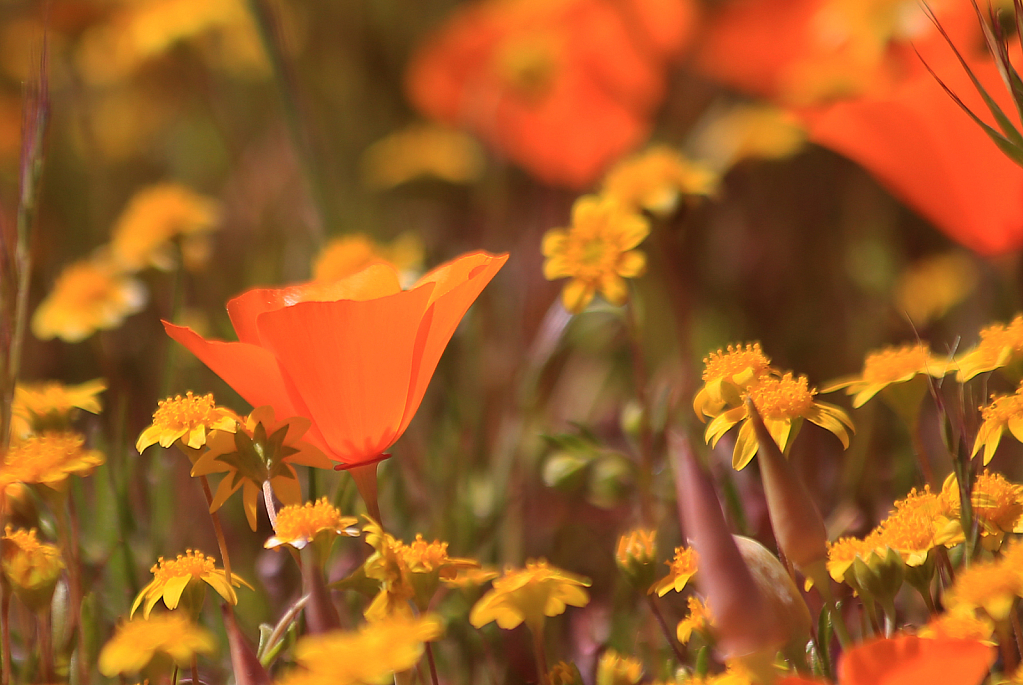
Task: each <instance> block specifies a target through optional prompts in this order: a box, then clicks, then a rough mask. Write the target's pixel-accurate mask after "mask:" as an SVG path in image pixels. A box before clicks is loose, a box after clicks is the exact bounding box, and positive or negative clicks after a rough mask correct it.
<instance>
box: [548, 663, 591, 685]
mask: <svg viewBox="0 0 1023 685" xmlns="http://www.w3.org/2000/svg"><path fill="white" fill-rule="evenodd" d="M544 685H583V677H582V674H580V673H579V667H578V666H576V665H575V664H574V663H572V662H570V661H569V662H566V661H559V662H558V663H556V664H554V665H553V666H551V670H550V672H549V673H548V674H547V680H546V681H545V683H544Z"/></svg>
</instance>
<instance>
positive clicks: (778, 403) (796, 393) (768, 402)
mask: <svg viewBox="0 0 1023 685" xmlns="http://www.w3.org/2000/svg"><path fill="white" fill-rule="evenodd" d="M816 394H817V391H816V390H810V389H809V387H808V386H807V380H806V376H799V377H795V378H794V377H793V376H792V374H791V373H787V374H785V375H784V376H782V377H781V378H763V379H761V380H760V382H759V383H757V384H756V385H754V386H753V387H751V388H750V389H749V396H750V399H752V400H753V404H755V405H756V407H757V411H758V412H760V415H761V416H762V417H764V418H765V419H775V420H778V419H793V418H797V417H801V416H805V415H806V414H807V412H809V411H810V408H811V407H812V406H813V396H814V395H816Z"/></svg>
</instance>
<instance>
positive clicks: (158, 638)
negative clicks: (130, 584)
mask: <svg viewBox="0 0 1023 685" xmlns="http://www.w3.org/2000/svg"><path fill="white" fill-rule="evenodd" d="M216 648H217V641H216V638H215V637H214V636H213V634H212V633H211V632H209V631H208V630H206V629H205V628H201V627H199V626H197V625H195V624H194V623H192V622H191V621H190V620H189V618H188V615H187V614H184V613H182V612H173V611H172V612H169V613H163V614H153V615H152V616H150V617H149V618H147V619H141V618H139V619H133V620H131V621H127V622H125V623H121V624H120V625H118V626H117V628H116V629H115V631H114V636H113V637H112V638H110V640H109V641H108V642H107V643H106V644H105V645H103V650H102V651H101V652H100V653H99V672H100V673H102V674H103V675H105V676H107V677H108V678H112V677H114V676H116V675H119V674H122V673H137V672H138V671H141V670H142V669H143V668H145V667H146V666H147V665H148V664H149V662H150V661H152V660H153V657H155V656H156V655H157V654H158V653H159V654H166V655H167V656H168V657H170V658H171V659H172V660H173V661H174V663H176V664H177V665H178V666H187V665H188V664H189V663H191V661H192V657H194V656H195V655H197V654H212V653H213V652H214V651H216Z"/></svg>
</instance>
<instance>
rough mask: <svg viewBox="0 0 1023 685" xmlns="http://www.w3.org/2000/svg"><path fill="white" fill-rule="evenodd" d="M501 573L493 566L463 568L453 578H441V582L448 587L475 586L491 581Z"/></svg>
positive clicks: (464, 587) (463, 587)
mask: <svg viewBox="0 0 1023 685" xmlns="http://www.w3.org/2000/svg"><path fill="white" fill-rule="evenodd" d="M499 575H501V574H500V573H499V572H498V571H496V570H495V569H494V568H493V567H490V566H481V567H479V568H461V569H458V572H457V573H455V576H454V577H453V578H441V579H440V580H441V582H442V583H444V584H445V585H447V586H448V587H456V588H462V589H466V588H474V587H479V586H480V585H483V584H484V583H489V582H490V581H492V580H493V579H494V578H497V577H498V576H499Z"/></svg>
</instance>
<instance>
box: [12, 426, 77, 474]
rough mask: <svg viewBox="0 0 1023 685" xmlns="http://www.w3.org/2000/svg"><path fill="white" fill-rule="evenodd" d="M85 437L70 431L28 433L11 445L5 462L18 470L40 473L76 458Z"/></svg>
mask: <svg viewBox="0 0 1023 685" xmlns="http://www.w3.org/2000/svg"><path fill="white" fill-rule="evenodd" d="M84 442H85V439H84V438H83V437H82V436H81V435H79V434H77V433H72V432H47V433H43V434H42V435H30V436H29V437H27V438H25V439H24V440H21V441H20V442H18V443H16V444H14V445H12V446H11V449H10V451H9V452H8V453H7V459H6V463H7V464H8V465H10V466H12V467H14V468H15V469H17V470H18V471H19V472H22V471H25V472H31V473H33V474H35V475H36V476H39V475H42V474H44V473H46V472H47V471H49V470H50V469H54V468H57V467H59V466H60V465H61V464H64V463H65V462H67V461H71V460H72V459H74V458H76V457H77V456H78V455H79V453H80V452H81V449H82V445H83V444H84Z"/></svg>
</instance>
